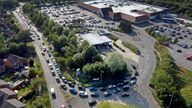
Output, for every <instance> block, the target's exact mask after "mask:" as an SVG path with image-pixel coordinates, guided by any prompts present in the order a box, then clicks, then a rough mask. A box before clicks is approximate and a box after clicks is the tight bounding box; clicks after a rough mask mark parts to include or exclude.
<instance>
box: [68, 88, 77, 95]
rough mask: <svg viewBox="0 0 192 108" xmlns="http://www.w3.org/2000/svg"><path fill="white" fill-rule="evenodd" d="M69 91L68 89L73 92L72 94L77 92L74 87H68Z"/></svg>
mask: <svg viewBox="0 0 192 108" xmlns="http://www.w3.org/2000/svg"><path fill="white" fill-rule="evenodd" d="M69 91H70V92H71V93H72V94H74V95H76V94H77V90H76V89H74V88H70V89H69Z"/></svg>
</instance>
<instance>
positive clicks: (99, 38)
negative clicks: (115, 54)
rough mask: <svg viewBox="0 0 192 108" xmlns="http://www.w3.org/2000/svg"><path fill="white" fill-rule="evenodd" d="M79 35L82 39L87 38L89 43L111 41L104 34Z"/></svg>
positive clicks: (95, 43)
mask: <svg viewBox="0 0 192 108" xmlns="http://www.w3.org/2000/svg"><path fill="white" fill-rule="evenodd" d="M81 37H82V38H83V39H84V40H87V41H88V42H89V44H90V45H98V44H103V43H109V42H112V40H111V39H109V38H108V37H106V36H99V35H98V34H96V33H87V34H82V35H81Z"/></svg>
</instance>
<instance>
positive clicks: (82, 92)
mask: <svg viewBox="0 0 192 108" xmlns="http://www.w3.org/2000/svg"><path fill="white" fill-rule="evenodd" d="M79 96H80V97H88V93H87V92H85V91H79Z"/></svg>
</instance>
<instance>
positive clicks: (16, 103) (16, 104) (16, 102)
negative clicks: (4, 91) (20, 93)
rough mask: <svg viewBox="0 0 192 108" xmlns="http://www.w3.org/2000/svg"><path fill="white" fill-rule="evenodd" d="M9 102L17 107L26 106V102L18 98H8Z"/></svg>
mask: <svg viewBox="0 0 192 108" xmlns="http://www.w3.org/2000/svg"><path fill="white" fill-rule="evenodd" d="M6 102H7V103H9V104H10V105H11V106H15V107H16V108H23V107H25V104H23V103H22V102H20V101H18V100H17V99H8V100H6Z"/></svg>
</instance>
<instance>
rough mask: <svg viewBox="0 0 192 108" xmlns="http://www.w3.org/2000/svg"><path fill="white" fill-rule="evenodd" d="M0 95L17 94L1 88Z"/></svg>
mask: <svg viewBox="0 0 192 108" xmlns="http://www.w3.org/2000/svg"><path fill="white" fill-rule="evenodd" d="M0 93H4V94H6V95H15V94H17V93H15V92H14V91H12V90H10V89H8V88H1V89H0Z"/></svg>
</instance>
